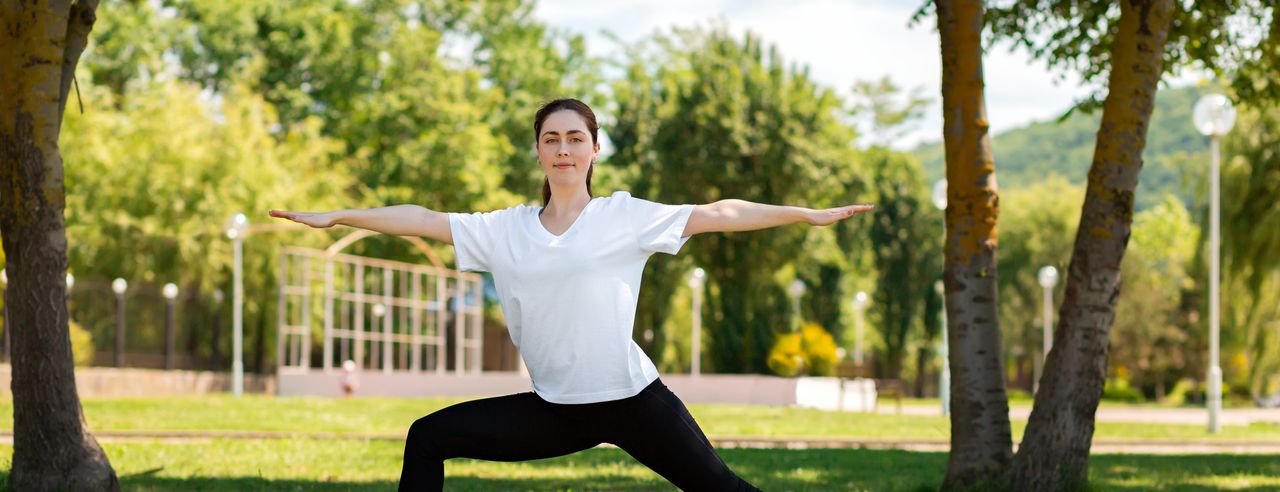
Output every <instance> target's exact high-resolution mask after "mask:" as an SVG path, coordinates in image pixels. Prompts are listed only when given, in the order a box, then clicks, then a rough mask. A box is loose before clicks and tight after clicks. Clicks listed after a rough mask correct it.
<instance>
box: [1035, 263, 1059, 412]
mask: <svg viewBox="0 0 1280 492" xmlns="http://www.w3.org/2000/svg"><path fill="white" fill-rule="evenodd" d="M1036 279H1037V280H1039V281H1040V287H1041V288H1043V289H1044V314H1043V315H1042V316H1041V321H1042V326H1043V330H1044V335H1043V337H1044V352H1042V353H1041V354H1040V373H1041V375H1043V373H1044V362H1045V361H1046V360H1048V359H1049V350H1050V349H1052V348H1053V286H1055V285H1057V284H1058V269H1057V268H1054V267H1053V266H1052V265H1046V266H1044V267H1042V268H1040V272H1039V273H1038V274H1037V275H1036ZM1035 387H1036V389H1037V390H1039V388H1040V376H1037V377H1036V383H1035Z"/></svg>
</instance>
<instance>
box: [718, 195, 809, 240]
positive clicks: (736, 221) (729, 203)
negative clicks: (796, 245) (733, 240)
mask: <svg viewBox="0 0 1280 492" xmlns="http://www.w3.org/2000/svg"><path fill="white" fill-rule="evenodd" d="M712 206H713V207H714V210H715V212H716V216H717V218H718V223H719V228H718V229H719V230H720V231H723V232H737V231H755V230H760V229H768V228H771V227H778V226H783V225H787V224H796V223H807V222H809V216H808V212H809V209H807V208H803V207H790V206H785V205H768V204H764V203H755V202H749V201H746V200H738V199H727V200H720V201H718V202H715V203H713V204H712Z"/></svg>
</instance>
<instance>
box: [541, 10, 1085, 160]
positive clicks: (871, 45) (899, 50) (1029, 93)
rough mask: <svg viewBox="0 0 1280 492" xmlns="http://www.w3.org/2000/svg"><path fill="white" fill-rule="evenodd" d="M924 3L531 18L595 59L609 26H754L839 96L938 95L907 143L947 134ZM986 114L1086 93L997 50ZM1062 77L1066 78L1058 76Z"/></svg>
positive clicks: (1019, 117)
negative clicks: (885, 87) (864, 86)
mask: <svg viewBox="0 0 1280 492" xmlns="http://www.w3.org/2000/svg"><path fill="white" fill-rule="evenodd" d="M922 3H923V0H786V1H782V0H609V1H606V2H583V1H582V0H537V3H536V6H535V9H534V16H535V17H537V18H538V19H539V20H541V21H543V22H546V23H547V24H548V25H550V26H553V27H555V28H559V29H564V30H567V31H569V32H572V33H577V34H582V35H584V36H585V37H586V39H587V46H588V50H589V51H590V53H591V54H593V55H597V56H610V55H616V53H617V46H616V43H614V42H613V41H611V40H609V39H608V38H607V37H606V36H605V34H604V32H605V31H608V32H612V33H613V34H615V35H617V36H618V37H619V38H620V39H622V40H623V41H625V42H628V43H630V42H635V41H638V40H641V39H644V38H646V37H648V36H650V35H652V34H653V33H654V32H655V31H663V32H665V31H669V30H670V27H671V26H682V27H692V26H698V25H701V26H706V25H708V24H709V23H711V22H712V21H723V22H725V23H726V24H727V26H728V28H729V29H730V31H731V32H733V33H734V34H735V35H737V36H739V38H740V37H741V35H742V33H743V32H745V31H747V30H750V31H751V32H753V33H755V34H757V35H760V36H761V37H762V38H763V39H764V40H765V41H766V42H768V43H772V44H776V45H777V46H778V49H779V51H780V52H781V53H782V55H783V57H784V58H785V59H786V60H787V63H788V64H790V63H792V62H795V63H799V64H803V65H807V66H808V67H809V70H810V74H811V76H813V77H814V78H815V79H816V80H817V81H818V82H819V83H821V84H823V85H825V86H826V87H828V88H830V89H833V90H835V91H836V92H837V93H839V94H840V95H841V96H844V97H846V99H847V97H848V96H849V95H850V94H851V92H852V91H851V88H852V86H853V83H854V82H855V81H858V80H878V79H880V78H881V77H883V76H886V75H887V76H889V77H890V78H891V79H892V80H893V81H894V83H896V84H897V85H898V86H900V87H904V88H906V89H908V90H909V89H913V88H917V87H918V88H921V90H922V94H923V95H925V96H926V97H929V98H931V99H932V100H933V104H930V105H929V107H928V110H927V111H926V112H925V114H924V116H923V118H922V119H921V121H920V122H919V123H918V124H917V125H916V127H915V128H914V129H913V131H911V132H910V133H908V134H907V135H906V136H905V137H903V138H902V139H901V140H900V141H898V142H895V143H894V144H893V145H892V146H893V147H895V148H899V149H909V148H912V147H914V146H916V145H917V144H919V143H921V142H932V141H940V140H941V139H942V134H941V131H942V130H941V129H942V116H941V104H942V103H941V101H942V96H941V93H940V90H941V89H940V86H941V70H942V68H941V67H942V61H941V55H940V54H939V45H938V34H937V29H936V27H935V24H934V19H933V18H932V17H926V18H924V19H922V20H921V22H919V23H917V24H916V25H908V24H909V23H910V20H911V15H912V14H913V13H914V12H915V11H916V9H918V8H919V6H920V5H921V4H922ZM983 63H984V67H983V68H984V73H985V74H986V97H987V114H988V120H989V121H990V122H991V129H992V131H993V132H995V133H1000V132H1002V131H1005V130H1009V129H1012V128H1017V127H1021V126H1024V125H1026V124H1027V123H1030V122H1033V121H1041V120H1046V119H1051V118H1056V117H1057V116H1059V115H1061V114H1062V113H1063V112H1064V111H1065V110H1066V109H1067V108H1069V107H1070V106H1071V105H1072V103H1073V102H1074V101H1075V100H1077V99H1080V98H1082V97H1084V96H1085V95H1087V94H1088V91H1087V90H1086V89H1085V88H1083V87H1081V86H1080V82H1079V77H1077V76H1075V75H1074V74H1061V73H1060V72H1057V71H1054V70H1050V69H1049V68H1048V67H1047V65H1046V64H1045V63H1043V62H1040V61H1037V60H1033V59H1032V58H1031V57H1030V56H1028V55H1027V54H1026V52H1025V50H1021V49H1017V50H1012V49H1011V46H1010V45H1009V44H1003V45H996V46H993V47H990V48H989V49H988V51H987V55H986V56H985V57H984V59H983ZM1060 78H1061V79H1062V80H1059V79H1060Z"/></svg>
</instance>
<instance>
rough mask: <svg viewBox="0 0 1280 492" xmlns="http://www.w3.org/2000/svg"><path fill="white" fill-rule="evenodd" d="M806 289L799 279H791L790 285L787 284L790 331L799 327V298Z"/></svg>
mask: <svg viewBox="0 0 1280 492" xmlns="http://www.w3.org/2000/svg"><path fill="white" fill-rule="evenodd" d="M805 290H807V289H806V288H805V286H804V282H803V281H801V280H800V279H795V280H792V281H791V285H788V286H787V295H789V296H791V312H792V313H793V314H792V316H791V328H792V330H791V331H796V330H797V329H798V328H799V327H800V323H799V321H800V298H801V297H803V296H804V291H805Z"/></svg>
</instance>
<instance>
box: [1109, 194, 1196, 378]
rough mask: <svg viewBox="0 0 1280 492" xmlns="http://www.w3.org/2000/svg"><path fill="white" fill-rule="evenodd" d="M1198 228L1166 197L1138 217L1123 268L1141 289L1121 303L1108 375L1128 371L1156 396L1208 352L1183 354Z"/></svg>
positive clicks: (1128, 293) (1126, 293)
mask: <svg viewBox="0 0 1280 492" xmlns="http://www.w3.org/2000/svg"><path fill="white" fill-rule="evenodd" d="M1197 229H1198V228H1197V227H1196V226H1195V225H1194V224H1193V223H1192V222H1191V214H1189V213H1188V212H1187V209H1186V207H1184V206H1183V205H1182V202H1180V201H1178V200H1177V199H1175V198H1174V197H1172V196H1170V195H1166V196H1165V199H1164V202H1163V203H1161V204H1160V205H1157V206H1155V207H1152V208H1150V209H1148V210H1146V211H1143V212H1140V213H1138V214H1137V215H1135V216H1134V218H1133V239H1132V243H1133V244H1132V245H1131V246H1130V249H1129V251H1128V252H1127V253H1126V254H1125V257H1124V262H1123V263H1122V264H1121V266H1120V271H1121V275H1123V276H1124V278H1125V279H1126V281H1128V282H1130V283H1133V284H1135V285H1141V286H1142V288H1140V289H1125V290H1124V292H1122V293H1121V294H1120V299H1118V300H1117V301H1116V319H1115V323H1114V324H1113V326H1112V328H1111V331H1112V336H1111V339H1112V341H1113V342H1114V345H1115V349H1114V350H1113V351H1112V352H1111V354H1110V357H1109V359H1110V361H1109V364H1108V366H1109V367H1110V369H1111V370H1110V371H1109V372H1110V373H1112V374H1116V375H1117V376H1120V375H1121V374H1122V373H1123V374H1124V375H1126V376H1127V377H1126V379H1128V380H1129V381H1130V382H1131V383H1132V385H1133V386H1135V387H1139V388H1150V389H1152V390H1153V393H1154V394H1155V396H1156V397H1157V398H1162V397H1163V396H1164V393H1165V390H1166V388H1169V387H1171V386H1172V384H1173V383H1176V382H1177V380H1178V379H1179V376H1180V375H1182V373H1183V371H1184V370H1185V369H1188V368H1189V366H1190V364H1188V361H1189V360H1194V359H1193V358H1195V354H1200V353H1203V352H1200V351H1195V352H1193V353H1191V354H1185V353H1183V352H1184V350H1185V347H1187V342H1188V339H1189V338H1190V337H1189V336H1188V333H1187V328H1188V327H1187V326H1186V325H1185V324H1184V323H1182V322H1181V318H1182V311H1181V306H1182V301H1183V299H1182V298H1183V290H1184V288H1185V286H1186V285H1187V284H1189V283H1190V281H1191V278H1190V275H1189V272H1188V271H1187V267H1188V265H1189V264H1190V263H1191V260H1192V257H1193V256H1194V255H1195V252H1196V249H1197V248H1196V244H1197V243H1196V240H1197V239H1198V237H1199V231H1198V230H1197Z"/></svg>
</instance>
